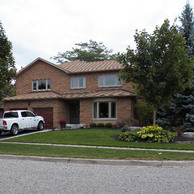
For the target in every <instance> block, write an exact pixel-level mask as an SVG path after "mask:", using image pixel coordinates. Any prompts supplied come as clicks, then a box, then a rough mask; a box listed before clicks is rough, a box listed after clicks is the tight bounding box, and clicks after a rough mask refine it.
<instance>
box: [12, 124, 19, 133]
mask: <svg viewBox="0 0 194 194" xmlns="http://www.w3.org/2000/svg"><path fill="white" fill-rule="evenodd" d="M18 132H19V129H18V126H17V125H15V124H14V125H12V127H11V134H12V135H17V134H18Z"/></svg>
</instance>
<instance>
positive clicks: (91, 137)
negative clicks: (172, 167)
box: [0, 129, 194, 160]
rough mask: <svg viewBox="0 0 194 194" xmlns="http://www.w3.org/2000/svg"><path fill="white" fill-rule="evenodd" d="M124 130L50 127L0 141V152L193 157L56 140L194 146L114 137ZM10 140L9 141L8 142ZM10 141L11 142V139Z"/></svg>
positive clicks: (45, 154)
mask: <svg viewBox="0 0 194 194" xmlns="http://www.w3.org/2000/svg"><path fill="white" fill-rule="evenodd" d="M120 133H121V132H120V130H102V129H101V130H100V129H92V130H89V129H88V130H87V129H83V130H64V131H50V132H44V133H35V134H29V135H26V136H20V137H15V138H13V139H9V140H4V142H2V143H1V142H0V154H12V155H30V156H31V155H34V156H49V157H70V158H102V159H148V160H193V159H194V153H185V152H168V151H163V152H162V151H153V150H147V151H145V150H121V149H108V148H106V149H103V148H83V147H82V148H78V147H71V146H68V147H64V146H57V145H55V144H72V145H92V146H111V147H131V148H149V149H154V148H156V149H157V148H158V149H159V148H160V149H177V150H181V149H182V150H194V144H160V143H138V142H121V141H117V140H114V139H112V138H111V136H115V135H119V134H120ZM5 141H6V142H5ZM9 142H10V143H9ZM11 142H21V143H48V144H53V145H29V144H15V143H11Z"/></svg>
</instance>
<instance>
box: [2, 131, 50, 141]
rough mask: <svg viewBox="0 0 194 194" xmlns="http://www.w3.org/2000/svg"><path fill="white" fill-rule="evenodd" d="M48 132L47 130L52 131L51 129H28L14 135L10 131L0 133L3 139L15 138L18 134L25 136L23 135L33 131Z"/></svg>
mask: <svg viewBox="0 0 194 194" xmlns="http://www.w3.org/2000/svg"><path fill="white" fill-rule="evenodd" d="M44 131H45V132H46V131H50V129H44V130H42V131H37V130H26V131H21V132H19V133H18V134H17V135H15V136H13V135H11V134H10V133H9V132H2V134H1V135H0V140H3V139H10V138H14V137H17V136H23V135H28V134H31V133H40V132H44Z"/></svg>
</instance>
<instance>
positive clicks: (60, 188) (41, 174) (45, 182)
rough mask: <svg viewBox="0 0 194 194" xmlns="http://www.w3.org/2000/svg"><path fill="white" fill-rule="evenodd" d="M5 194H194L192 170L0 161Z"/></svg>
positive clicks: (0, 184)
mask: <svg viewBox="0 0 194 194" xmlns="http://www.w3.org/2000/svg"><path fill="white" fill-rule="evenodd" d="M0 166H1V169H0V193H4V194H33V193H34V194H39V193H41V194H64V193H65V194H66V193H68V194H74V193H83V194H90V193H94V194H123V193H129V194H146V193H149V194H156V193H157V194H160V193H161V194H164V193H165V194H168V193H169V194H172V193H173V194H182V193H185V194H193V193H194V192H193V191H194V167H185V168H182V167H168V168H167V167H145V166H141V167H140V166H117V165H95V164H66V163H63V162H56V161H55V162H51V161H49V162H48V161H33V160H21V159H17V158H14V159H7V158H2V157H0Z"/></svg>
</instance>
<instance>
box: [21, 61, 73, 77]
mask: <svg viewBox="0 0 194 194" xmlns="http://www.w3.org/2000/svg"><path fill="white" fill-rule="evenodd" d="M38 61H42V62H44V63H46V64H48V65H51V66H53V67H55V68H57V69H60V70H62V71H64V72H66V73H70V72H68V71H66V70H65V69H64V68H61V67H60V66H59V65H55V64H54V63H51V62H49V61H47V60H45V59H42V58H40V57H38V58H37V59H35V60H34V61H32V62H31V63H30V64H28V65H27V66H25V67H24V68H22V69H21V70H20V71H19V72H18V74H20V73H22V72H24V71H25V70H26V69H28V68H29V67H30V66H32V65H33V64H34V63H36V62H38Z"/></svg>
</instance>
